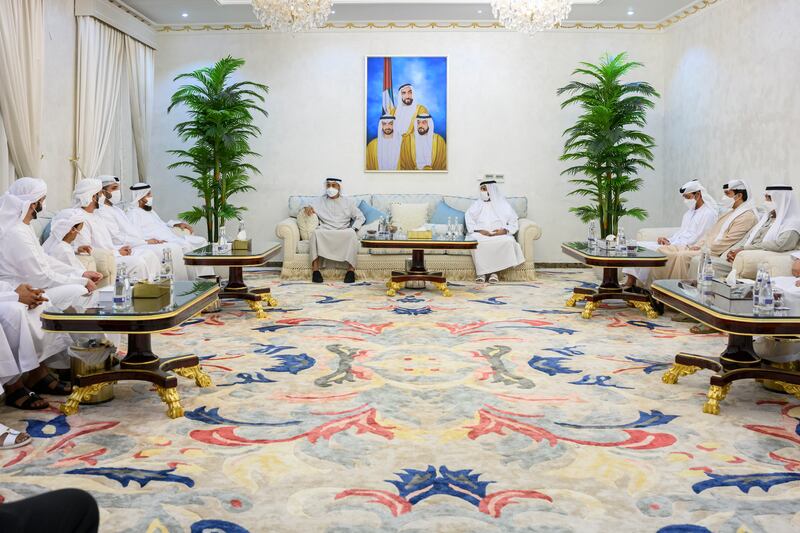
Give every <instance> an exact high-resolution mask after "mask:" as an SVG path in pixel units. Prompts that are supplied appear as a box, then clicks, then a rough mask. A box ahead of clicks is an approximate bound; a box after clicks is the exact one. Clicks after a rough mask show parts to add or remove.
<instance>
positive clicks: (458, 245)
mask: <svg viewBox="0 0 800 533" xmlns="http://www.w3.org/2000/svg"><path fill="white" fill-rule="evenodd" d="M361 246H363V247H364V248H394V249H409V248H410V249H411V266H410V268H409V269H408V270H404V271H402V272H401V271H394V272H392V276H391V278H390V279H389V281H387V282H386V288H387V291H386V295H387V296H395V295H396V294H397V289H400V288H401V287H402V284H403V283H405V282H407V281H430V282H431V283H432V284H433V286H434V287H436V288H437V289H439V290H440V291H441V293H442V294H443V295H444V296H452V293H451V292H450V289H449V288H448V287H447V278H445V275H444V273H442V272H430V271H428V269H427V267H426V266H425V250H472V249H474V248H477V247H478V241H474V240H471V239H467V238H465V237H456V238H453V239H436V238H434V239H390V238H386V239H384V238H379V237H372V238H370V237H368V238H364V239H362V240H361Z"/></svg>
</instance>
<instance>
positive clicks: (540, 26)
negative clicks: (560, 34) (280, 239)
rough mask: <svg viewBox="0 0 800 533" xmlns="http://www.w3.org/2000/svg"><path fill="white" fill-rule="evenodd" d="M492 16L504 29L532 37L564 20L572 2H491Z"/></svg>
mask: <svg viewBox="0 0 800 533" xmlns="http://www.w3.org/2000/svg"><path fill="white" fill-rule="evenodd" d="M491 3H492V14H493V15H494V16H495V17H497V20H498V21H499V22H500V23H501V24H502V25H503V26H505V27H506V28H508V29H509V30H513V31H518V32H520V33H527V34H529V35H533V34H534V33H536V32H540V31H544V30H549V29H551V28H554V27H556V26H557V25H558V24H559V23H560V22H561V21H563V20H565V19H566V18H567V17H568V16H569V13H570V11H571V10H572V0H492V2H491Z"/></svg>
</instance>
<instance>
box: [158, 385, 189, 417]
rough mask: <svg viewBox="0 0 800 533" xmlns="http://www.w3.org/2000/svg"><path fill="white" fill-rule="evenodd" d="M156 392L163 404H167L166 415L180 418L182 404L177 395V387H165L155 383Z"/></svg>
mask: <svg viewBox="0 0 800 533" xmlns="http://www.w3.org/2000/svg"><path fill="white" fill-rule="evenodd" d="M156 392H158V396H159V397H160V398H161V401H163V402H164V403H165V404H167V416H168V417H170V418H180V417H182V416H183V406H182V405H181V397H180V396H178V389H176V388H174V387H170V388H168V389H165V388H163V387H159V386H158V385H156Z"/></svg>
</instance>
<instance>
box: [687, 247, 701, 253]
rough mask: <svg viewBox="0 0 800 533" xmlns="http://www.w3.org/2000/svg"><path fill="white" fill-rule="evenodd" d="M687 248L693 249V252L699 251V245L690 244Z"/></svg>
mask: <svg viewBox="0 0 800 533" xmlns="http://www.w3.org/2000/svg"><path fill="white" fill-rule="evenodd" d="M689 249H690V250H691V251H693V252H699V251H700V247H699V246H690V247H689Z"/></svg>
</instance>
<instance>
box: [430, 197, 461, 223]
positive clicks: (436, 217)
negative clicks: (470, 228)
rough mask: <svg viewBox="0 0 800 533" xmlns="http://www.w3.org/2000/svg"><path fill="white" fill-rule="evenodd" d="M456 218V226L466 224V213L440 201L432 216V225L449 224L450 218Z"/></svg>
mask: <svg viewBox="0 0 800 533" xmlns="http://www.w3.org/2000/svg"><path fill="white" fill-rule="evenodd" d="M451 217H452V218H455V219H456V224H464V212H463V211H459V210H458V209H454V208H452V207H450V206H449V205H447V204H446V203H445V201H444V200H439V203H438V204H436V209H434V211H433V216H431V224H447V219H448V218H451Z"/></svg>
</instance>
